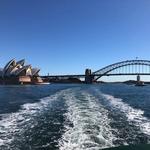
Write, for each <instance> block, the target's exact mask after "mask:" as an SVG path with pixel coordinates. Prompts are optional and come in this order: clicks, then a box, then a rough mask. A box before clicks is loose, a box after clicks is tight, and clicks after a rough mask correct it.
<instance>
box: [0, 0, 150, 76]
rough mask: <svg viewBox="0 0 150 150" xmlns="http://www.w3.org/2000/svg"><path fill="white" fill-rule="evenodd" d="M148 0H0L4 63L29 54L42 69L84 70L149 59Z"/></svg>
mask: <svg viewBox="0 0 150 150" xmlns="http://www.w3.org/2000/svg"><path fill="white" fill-rule="evenodd" d="M149 8H150V1H149V0H0V66H2V67H3V66H4V65H5V63H6V62H7V61H8V60H10V59H11V58H16V59H22V58H25V59H26V61H27V63H29V64H32V65H33V66H35V67H39V68H41V74H42V75H44V74H47V73H48V72H49V73H50V74H78V73H79V74H82V73H84V70H85V68H91V69H92V71H96V70H98V69H100V68H101V67H104V66H106V65H109V64H111V63H115V62H118V61H123V60H127V59H135V57H139V59H147V60H150V9H149Z"/></svg>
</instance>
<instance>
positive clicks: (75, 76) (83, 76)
mask: <svg viewBox="0 0 150 150" xmlns="http://www.w3.org/2000/svg"><path fill="white" fill-rule="evenodd" d="M120 75H150V73H111V74H91V76H93V77H97V76H120ZM40 77H41V78H69V77H71V78H85V77H86V75H85V74H78V75H47V76H40Z"/></svg>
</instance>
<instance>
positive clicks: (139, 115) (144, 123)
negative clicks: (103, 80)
mask: <svg viewBox="0 0 150 150" xmlns="http://www.w3.org/2000/svg"><path fill="white" fill-rule="evenodd" d="M102 96H103V97H104V98H105V99H106V100H108V102H109V104H110V105H112V106H113V107H114V108H113V109H119V111H121V112H123V113H124V114H125V115H126V117H127V119H128V121H129V122H132V123H134V125H135V126H137V127H140V129H141V131H142V132H143V133H145V134H147V135H150V120H149V119H148V118H147V117H145V116H144V111H143V110H140V109H134V108H132V107H131V106H129V105H128V104H126V103H124V102H123V101H122V99H120V98H115V97H113V96H112V95H108V94H102Z"/></svg>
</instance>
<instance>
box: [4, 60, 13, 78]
mask: <svg viewBox="0 0 150 150" xmlns="http://www.w3.org/2000/svg"><path fill="white" fill-rule="evenodd" d="M15 65H16V61H15V59H12V60H10V61H9V62H8V63H7V64H6V65H5V67H4V69H3V76H5V74H6V72H7V70H8V69H9V68H10V67H14V66H15Z"/></svg>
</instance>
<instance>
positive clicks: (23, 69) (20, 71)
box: [14, 65, 31, 76]
mask: <svg viewBox="0 0 150 150" xmlns="http://www.w3.org/2000/svg"><path fill="white" fill-rule="evenodd" d="M29 68H31V65H27V66H23V67H22V68H20V69H18V70H16V71H15V72H14V75H16V76H18V75H20V74H21V75H24V76H26V75H27V74H26V71H27V69H29ZM23 72H24V74H22V73H23Z"/></svg>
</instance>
